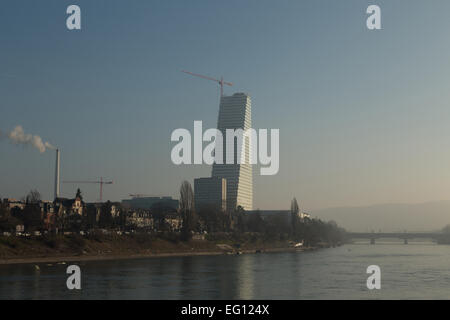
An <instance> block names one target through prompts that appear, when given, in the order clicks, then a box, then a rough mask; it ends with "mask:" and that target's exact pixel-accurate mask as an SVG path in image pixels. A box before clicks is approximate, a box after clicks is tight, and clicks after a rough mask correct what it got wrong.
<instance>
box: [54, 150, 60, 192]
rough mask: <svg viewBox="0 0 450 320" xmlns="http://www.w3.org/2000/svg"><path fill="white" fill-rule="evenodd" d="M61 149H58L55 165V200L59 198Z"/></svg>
mask: <svg viewBox="0 0 450 320" xmlns="http://www.w3.org/2000/svg"><path fill="white" fill-rule="evenodd" d="M59 158H60V155H59V149H56V164H55V200H56V198H59V181H60V180H59V169H60V168H59V166H60V165H59V160H60V159H59Z"/></svg>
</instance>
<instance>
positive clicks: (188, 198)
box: [180, 181, 197, 240]
mask: <svg viewBox="0 0 450 320" xmlns="http://www.w3.org/2000/svg"><path fill="white" fill-rule="evenodd" d="M180 211H181V214H182V217H183V227H182V233H183V236H184V238H185V239H186V240H189V239H190V237H191V231H193V229H194V228H195V224H196V220H197V219H196V215H195V212H194V192H193V191H192V186H191V184H190V183H189V182H187V181H183V183H182V184H181V187H180Z"/></svg>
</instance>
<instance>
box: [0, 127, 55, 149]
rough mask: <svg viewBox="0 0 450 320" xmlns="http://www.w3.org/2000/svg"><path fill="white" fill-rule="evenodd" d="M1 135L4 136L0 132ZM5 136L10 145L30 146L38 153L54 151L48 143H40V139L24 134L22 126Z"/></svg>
mask: <svg viewBox="0 0 450 320" xmlns="http://www.w3.org/2000/svg"><path fill="white" fill-rule="evenodd" d="M2 135H4V134H2V133H1V132H0V136H2ZM6 136H7V137H8V139H9V140H10V141H11V142H12V143H14V144H21V145H24V146H32V147H34V148H36V149H38V150H39V152H40V153H43V152H45V150H47V149H52V150H53V149H56V148H55V147H54V146H52V145H51V144H50V143H48V142H44V141H42V138H41V137H39V136H36V135H32V134H29V133H25V131H23V128H22V126H16V127H15V128H14V129H13V130H12V131H11V132H9V133H7V134H6Z"/></svg>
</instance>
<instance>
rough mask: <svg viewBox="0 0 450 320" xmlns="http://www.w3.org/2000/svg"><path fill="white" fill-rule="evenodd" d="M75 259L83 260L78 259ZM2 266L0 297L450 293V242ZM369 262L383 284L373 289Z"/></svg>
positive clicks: (411, 295)
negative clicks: (73, 285)
mask: <svg viewBox="0 0 450 320" xmlns="http://www.w3.org/2000/svg"><path fill="white" fill-rule="evenodd" d="M72 264H75V263H72ZM78 265H79V266H80V268H81V286H82V288H81V290H68V289H67V287H66V279H67V277H68V275H67V274H66V268H67V266H68V265H58V264H52V265H47V264H39V269H40V270H37V268H35V266H34V265H33V264H23V265H0V299H449V298H450V270H449V266H450V246H446V245H436V244H432V243H411V242H410V244H408V245H404V244H400V243H384V244H383V243H377V244H375V245H369V244H367V243H360V244H351V245H345V246H341V247H338V248H330V249H321V250H317V251H312V252H302V253H294V252H286V253H261V254H244V255H238V256H229V255H228V256H227V255H223V256H191V257H167V258H149V259H134V260H117V261H89V262H80V263H78ZM369 265H378V266H379V267H380V268H381V289H380V290H369V289H367V287H366V280H367V277H368V276H369V274H366V269H367V267H368V266H369Z"/></svg>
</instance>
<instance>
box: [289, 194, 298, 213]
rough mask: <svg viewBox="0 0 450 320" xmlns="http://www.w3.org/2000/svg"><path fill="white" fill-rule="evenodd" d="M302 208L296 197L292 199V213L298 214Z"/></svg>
mask: <svg viewBox="0 0 450 320" xmlns="http://www.w3.org/2000/svg"><path fill="white" fill-rule="evenodd" d="M299 211H300V209H299V207H298V203H297V199H296V198H295V197H294V199H292V201H291V213H292V214H293V215H294V214H295V215H298V213H299Z"/></svg>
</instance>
